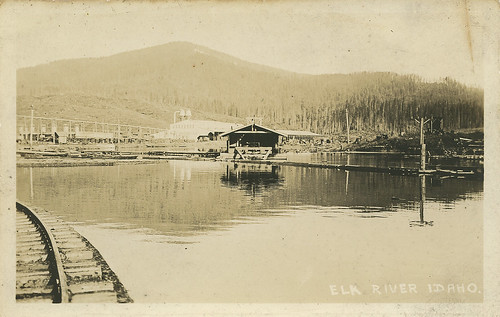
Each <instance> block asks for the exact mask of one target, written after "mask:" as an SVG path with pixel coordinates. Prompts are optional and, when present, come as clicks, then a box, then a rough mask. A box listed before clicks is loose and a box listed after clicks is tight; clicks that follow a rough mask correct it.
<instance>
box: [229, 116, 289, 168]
mask: <svg viewBox="0 0 500 317" xmlns="http://www.w3.org/2000/svg"><path fill="white" fill-rule="evenodd" d="M286 136H287V135H286V134H284V133H281V132H278V131H275V130H272V129H269V128H266V127H263V126H261V125H258V124H255V123H251V124H248V125H246V126H244V127H241V128H238V129H236V130H233V131H230V132H226V133H224V134H221V137H227V138H228V140H227V151H228V153H232V154H234V157H235V158H236V157H240V158H242V159H248V158H254V157H255V158H260V159H267V158H268V157H269V155H271V154H273V153H276V152H277V146H278V143H279V141H280V137H286Z"/></svg>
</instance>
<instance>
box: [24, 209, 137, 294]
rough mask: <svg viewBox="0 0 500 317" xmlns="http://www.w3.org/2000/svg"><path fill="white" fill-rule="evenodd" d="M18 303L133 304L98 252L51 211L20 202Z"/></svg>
mask: <svg viewBox="0 0 500 317" xmlns="http://www.w3.org/2000/svg"><path fill="white" fill-rule="evenodd" d="M16 300H17V301H18V302H52V303H75V302H85V303H89V302H92V303H112V302H114V303H116V302H132V299H131V298H130V297H129V296H128V294H127V292H126V290H125V289H124V287H123V285H122V284H121V283H120V282H119V280H118V278H117V277H116V275H115V274H114V273H113V272H112V271H111V270H110V268H109V266H108V265H107V263H106V262H105V261H104V259H103V258H102V256H101V255H100V254H99V252H98V251H97V250H96V249H95V248H94V247H93V246H92V245H91V244H90V243H89V242H88V241H87V240H86V239H85V238H84V237H82V236H81V235H80V234H79V233H77V232H76V231H75V230H74V229H73V228H72V227H71V226H69V225H68V224H66V223H65V222H64V221H63V220H61V219H59V218H57V217H55V216H53V215H52V214H51V213H49V212H47V211H45V210H42V209H38V208H32V207H28V206H27V205H25V204H22V203H19V202H17V203H16Z"/></svg>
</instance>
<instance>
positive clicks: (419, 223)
mask: <svg viewBox="0 0 500 317" xmlns="http://www.w3.org/2000/svg"><path fill="white" fill-rule="evenodd" d="M419 178H420V202H419V205H420V220H419V221H415V220H413V221H410V226H420V227H424V226H432V225H434V222H433V221H425V220H424V207H425V192H426V184H425V181H426V175H420V176H419Z"/></svg>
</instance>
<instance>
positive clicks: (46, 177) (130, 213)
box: [17, 161, 483, 236]
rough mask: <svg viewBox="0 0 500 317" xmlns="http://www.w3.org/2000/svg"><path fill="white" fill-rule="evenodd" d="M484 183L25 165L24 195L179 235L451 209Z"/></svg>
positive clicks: (196, 166)
mask: <svg viewBox="0 0 500 317" xmlns="http://www.w3.org/2000/svg"><path fill="white" fill-rule="evenodd" d="M422 184H424V185H426V186H424V187H425V188H424V191H423V195H421V188H422ZM482 191H483V183H482V181H479V180H473V179H462V180H458V179H453V178H448V179H443V178H434V177H424V178H422V179H419V178H418V177H408V176H397V175H388V174H381V173H366V172H358V171H350V172H346V171H337V170H333V169H319V168H308V167H292V166H273V165H256V164H237V165H235V164H233V163H230V164H228V163H223V162H203V161H199V162H197V161H170V162H163V163H158V164H151V165H117V166H86V167H84V166H82V167H69V168H68V167H60V168H58V167H51V168H18V169H17V197H18V199H20V200H23V201H27V202H28V203H31V204H33V205H35V206H39V207H43V208H46V209H48V210H52V211H54V212H55V213H57V214H58V215H61V216H63V217H65V218H66V219H67V220H70V221H81V222H91V223H110V224H124V223H125V224H128V225H130V226H134V227H144V228H151V229H154V230H157V231H159V232H160V233H161V234H165V235H176V236H184V235H193V234H199V233H202V232H205V231H207V230H221V229H224V228H226V227H227V226H231V225H234V223H236V222H238V223H239V222H250V221H251V219H252V218H254V217H255V216H259V217H262V216H274V215H277V214H280V213H293V212H294V210H308V211H309V210H310V211H312V212H315V211H319V212H321V214H322V215H324V216H328V215H332V216H336V215H339V214H340V213H342V214H347V215H350V216H356V217H364V218H372V217H387V216H388V215H389V212H391V213H394V212H399V211H408V210H411V211H414V210H416V208H417V204H418V203H419V202H420V201H423V202H430V201H432V202H436V203H437V204H438V205H439V210H443V211H447V210H448V211H453V205H454V203H455V201H456V200H459V199H469V198H473V197H474V196H477V195H478V194H479V195H480V194H481V193H482ZM447 206H449V207H450V208H451V209H446V208H447ZM304 208H305V209H304ZM426 208H434V207H429V206H428V205H426ZM417 219H418V218H417ZM422 221H424V222H425V220H423V209H422ZM419 222H420V221H419Z"/></svg>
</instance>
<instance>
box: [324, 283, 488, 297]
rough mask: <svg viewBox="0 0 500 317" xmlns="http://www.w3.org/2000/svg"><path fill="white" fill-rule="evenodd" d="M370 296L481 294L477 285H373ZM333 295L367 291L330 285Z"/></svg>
mask: <svg viewBox="0 0 500 317" xmlns="http://www.w3.org/2000/svg"><path fill="white" fill-rule="evenodd" d="M367 289H369V291H368V293H369V294H375V295H386V294H418V293H419V292H427V293H448V294H464V293H470V294H474V293H481V291H480V290H479V288H478V286H477V285H476V284H475V283H469V284H427V285H425V286H419V287H417V284H406V283H403V284H381V285H379V284H371V285H370V287H369V288H367ZM330 292H331V294H332V295H334V296H336V295H350V296H356V295H366V294H367V291H365V290H364V289H360V287H359V286H358V285H356V284H348V285H335V284H332V285H330Z"/></svg>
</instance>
